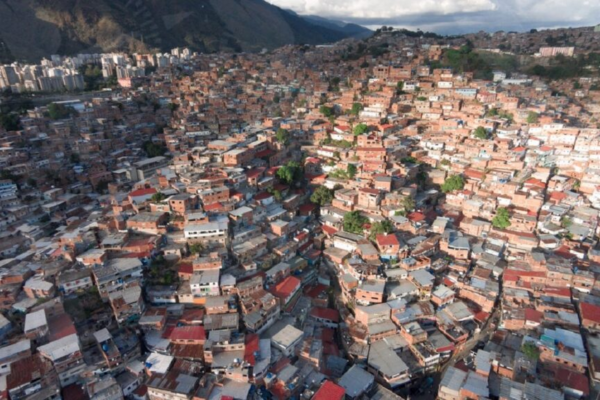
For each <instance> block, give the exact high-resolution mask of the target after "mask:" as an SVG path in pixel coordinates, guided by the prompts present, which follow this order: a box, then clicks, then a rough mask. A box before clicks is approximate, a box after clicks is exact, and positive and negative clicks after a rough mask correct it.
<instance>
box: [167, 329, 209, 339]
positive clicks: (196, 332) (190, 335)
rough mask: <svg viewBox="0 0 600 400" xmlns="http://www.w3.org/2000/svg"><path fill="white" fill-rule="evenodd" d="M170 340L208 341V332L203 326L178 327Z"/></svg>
mask: <svg viewBox="0 0 600 400" xmlns="http://www.w3.org/2000/svg"><path fill="white" fill-rule="evenodd" d="M169 339H170V340H206V332H204V327H202V326H176V327H175V328H173V331H172V332H171V335H170V336H169Z"/></svg>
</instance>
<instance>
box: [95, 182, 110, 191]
mask: <svg viewBox="0 0 600 400" xmlns="http://www.w3.org/2000/svg"><path fill="white" fill-rule="evenodd" d="M108 184H109V182H108V181H104V180H102V181H100V182H98V183H97V184H96V192H98V193H105V192H106V191H107V190H108Z"/></svg>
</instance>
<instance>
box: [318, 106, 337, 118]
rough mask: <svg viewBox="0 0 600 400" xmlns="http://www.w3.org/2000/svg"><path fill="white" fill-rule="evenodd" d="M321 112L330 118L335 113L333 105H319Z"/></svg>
mask: <svg viewBox="0 0 600 400" xmlns="http://www.w3.org/2000/svg"><path fill="white" fill-rule="evenodd" d="M319 112H320V113H321V114H322V115H323V116H324V117H326V118H330V117H333V116H334V115H335V114H334V112H333V107H327V106H325V105H323V106H321V107H319Z"/></svg>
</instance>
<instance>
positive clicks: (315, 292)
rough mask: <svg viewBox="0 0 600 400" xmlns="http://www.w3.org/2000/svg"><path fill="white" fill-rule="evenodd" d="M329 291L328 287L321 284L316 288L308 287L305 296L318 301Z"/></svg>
mask: <svg viewBox="0 0 600 400" xmlns="http://www.w3.org/2000/svg"><path fill="white" fill-rule="evenodd" d="M326 290H327V286H325V285H322V284H320V283H318V284H316V285H315V286H311V287H307V288H306V289H305V291H304V294H305V295H307V296H308V297H310V298H311V299H316V298H317V297H319V295H320V294H321V293H323V292H325V291H326Z"/></svg>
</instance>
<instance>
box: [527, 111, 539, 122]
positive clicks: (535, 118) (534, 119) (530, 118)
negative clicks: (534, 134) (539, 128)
mask: <svg viewBox="0 0 600 400" xmlns="http://www.w3.org/2000/svg"><path fill="white" fill-rule="evenodd" d="M527 123H528V124H537V123H538V113H536V112H533V111H529V114H527Z"/></svg>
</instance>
